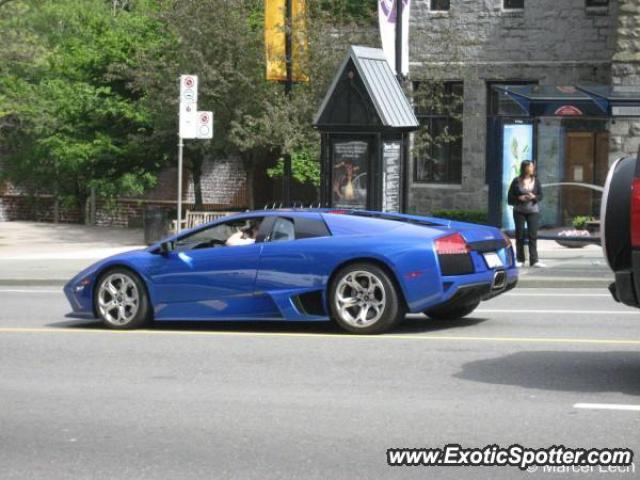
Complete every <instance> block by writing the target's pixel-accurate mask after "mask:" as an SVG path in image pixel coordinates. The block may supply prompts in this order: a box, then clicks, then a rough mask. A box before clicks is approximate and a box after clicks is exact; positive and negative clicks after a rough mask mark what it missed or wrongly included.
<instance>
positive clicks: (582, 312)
mask: <svg viewBox="0 0 640 480" xmlns="http://www.w3.org/2000/svg"><path fill="white" fill-rule="evenodd" d="M474 313H514V314H515V313H541V314H547V313H553V314H562V315H568V314H574V315H575V314H578V315H593V314H600V315H637V316H640V312H638V311H635V310H632V311H626V310H516V309H512V308H509V309H502V310H499V309H484V308H482V309H478V310H475V312H474Z"/></svg>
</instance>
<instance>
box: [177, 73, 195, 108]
mask: <svg viewBox="0 0 640 480" xmlns="http://www.w3.org/2000/svg"><path fill="white" fill-rule="evenodd" d="M180 103H198V76H197V75H180Z"/></svg>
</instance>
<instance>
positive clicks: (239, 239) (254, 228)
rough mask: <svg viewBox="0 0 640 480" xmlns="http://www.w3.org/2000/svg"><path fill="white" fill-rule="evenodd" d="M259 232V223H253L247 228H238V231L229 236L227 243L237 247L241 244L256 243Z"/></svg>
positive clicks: (229, 245)
mask: <svg viewBox="0 0 640 480" xmlns="http://www.w3.org/2000/svg"><path fill="white" fill-rule="evenodd" d="M257 234H258V225H257V224H255V223H252V224H251V226H250V227H249V228H247V229H245V230H238V231H237V232H236V233H234V234H233V235H231V236H230V237H229V238H227V241H226V242H225V244H226V245H227V246H228V247H237V246H239V245H251V244H253V243H256V235H257Z"/></svg>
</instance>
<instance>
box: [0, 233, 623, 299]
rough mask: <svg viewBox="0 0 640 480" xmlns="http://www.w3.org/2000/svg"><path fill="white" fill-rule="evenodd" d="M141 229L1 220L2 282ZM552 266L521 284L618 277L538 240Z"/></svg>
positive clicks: (57, 273)
mask: <svg viewBox="0 0 640 480" xmlns="http://www.w3.org/2000/svg"><path fill="white" fill-rule="evenodd" d="M143 239H144V235H143V232H142V230H141V229H126V228H108V227H88V226H84V225H64V224H58V225H54V224H50V223H36V222H0V285H56V286H57V285H63V284H64V283H66V282H67V280H69V279H70V278H71V277H73V276H74V275H75V274H76V273H78V272H79V271H80V270H82V269H83V268H85V267H87V266H89V265H91V264H92V263H93V262H95V261H96V260H99V259H101V258H105V257H107V256H109V255H114V254H116V253H120V252H123V251H127V250H133V249H136V248H144V244H143ZM538 244H539V245H538V249H539V252H540V259H541V260H542V261H543V262H544V263H546V264H547V265H548V267H549V268H545V269H537V268H536V269H534V268H528V267H525V268H522V269H521V270H520V283H519V286H520V287H534V288H535V287H537V288H541V287H547V288H576V287H580V288H585V287H586V288H589V287H593V288H606V287H607V286H608V285H609V283H611V281H612V280H613V274H612V273H611V271H610V270H609V268H608V266H607V264H606V261H605V260H604V257H603V255H602V250H601V248H600V247H599V246H596V245H588V246H586V247H583V248H578V249H570V248H565V247H561V246H560V245H558V244H557V243H556V242H554V241H551V240H540V241H539V242H538Z"/></svg>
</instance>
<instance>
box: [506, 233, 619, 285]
mask: <svg viewBox="0 0 640 480" xmlns="http://www.w3.org/2000/svg"><path fill="white" fill-rule="evenodd" d="M514 248H515V242H514ZM538 254H539V256H540V261H542V262H544V263H545V264H546V265H547V266H548V268H530V267H528V266H526V267H524V268H521V269H520V281H519V283H518V286H519V287H534V288H535V287H537V288H543V287H547V288H606V287H608V286H609V284H610V283H611V282H613V272H611V270H610V269H609V266H608V265H607V261H606V260H605V258H604V255H603V253H602V248H601V247H600V246H599V245H587V246H585V247H582V248H566V247H562V246H560V245H558V244H557V243H556V242H555V241H553V240H539V241H538Z"/></svg>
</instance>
